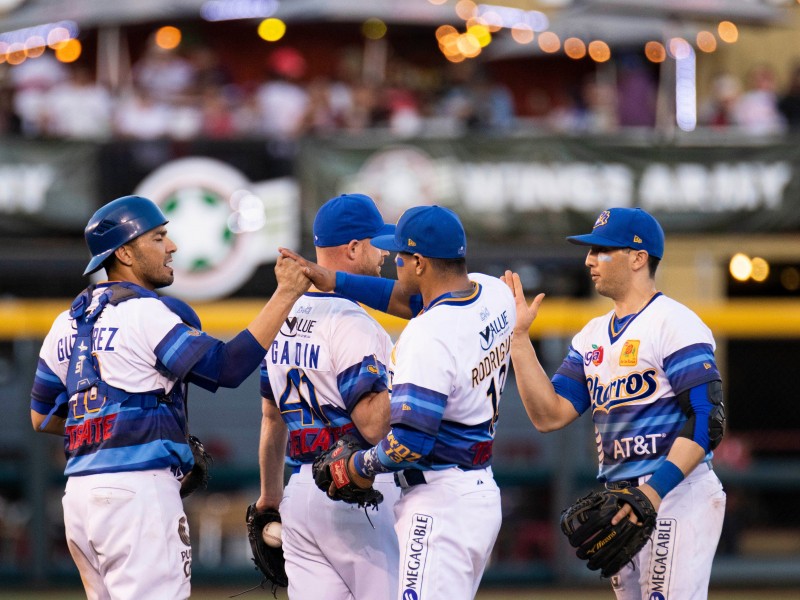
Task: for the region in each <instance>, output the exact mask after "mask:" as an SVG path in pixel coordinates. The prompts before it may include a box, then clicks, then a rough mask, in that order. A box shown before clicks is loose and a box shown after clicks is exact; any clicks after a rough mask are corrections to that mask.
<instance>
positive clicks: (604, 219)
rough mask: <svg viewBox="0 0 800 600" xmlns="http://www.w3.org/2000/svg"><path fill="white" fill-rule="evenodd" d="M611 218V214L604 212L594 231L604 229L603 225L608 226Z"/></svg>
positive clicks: (596, 222) (598, 219)
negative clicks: (599, 228)
mask: <svg viewBox="0 0 800 600" xmlns="http://www.w3.org/2000/svg"><path fill="white" fill-rule="evenodd" d="M610 216H611V213H610V212H609V211H607V210H604V211H603V212H601V213H600V216H599V217H597V221H595V222H594V227H592V229H597V228H598V227H602V226H603V225H607V224H608V218H609V217H610Z"/></svg>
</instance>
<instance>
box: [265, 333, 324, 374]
mask: <svg viewBox="0 0 800 600" xmlns="http://www.w3.org/2000/svg"><path fill="white" fill-rule="evenodd" d="M319 349H320V346H319V344H309V343H308V342H289V341H285V342H283V343H280V342H279V341H278V340H275V341H274V342H272V351H271V353H270V358H271V359H272V363H273V364H276V365H295V366H296V367H304V368H306V369H319Z"/></svg>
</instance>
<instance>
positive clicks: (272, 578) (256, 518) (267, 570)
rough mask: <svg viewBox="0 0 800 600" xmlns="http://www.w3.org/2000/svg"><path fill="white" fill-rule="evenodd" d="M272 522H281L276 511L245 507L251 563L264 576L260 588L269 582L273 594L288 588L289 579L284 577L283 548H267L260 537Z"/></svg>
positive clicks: (254, 506)
mask: <svg viewBox="0 0 800 600" xmlns="http://www.w3.org/2000/svg"><path fill="white" fill-rule="evenodd" d="M273 521H277V522H278V523H280V522H281V515H280V513H278V511H277V510H275V509H267V510H265V511H259V510H257V509H256V505H255V503H254V504H251V505H250V506H248V507H247V518H246V520H245V522H246V523H247V539H248V540H249V541H250V549H251V550H252V551H253V562H254V563H255V564H256V568H257V569H258V570H259V571H261V574H262V575H263V576H264V581H262V582H261V585H262V587H263V585H264V583H266V582H269V583H270V584H271V585H272V591H273V593H274V592H275V590H276V588H277V587H286V586H288V585H289V579H288V578H287V577H286V568H285V563H286V561H285V560H284V558H283V548H282V547H280V546H279V547H277V548H272V547H270V546H267V544H266V543H265V542H264V538H263V537H262V536H261V533H262V532H263V531H264V527H266V526H267V525H269V524H270V523H272V522H273Z"/></svg>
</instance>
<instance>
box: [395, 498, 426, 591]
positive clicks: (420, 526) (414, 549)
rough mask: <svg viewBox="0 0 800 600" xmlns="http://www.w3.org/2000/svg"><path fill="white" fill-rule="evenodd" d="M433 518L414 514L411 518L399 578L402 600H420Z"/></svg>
mask: <svg viewBox="0 0 800 600" xmlns="http://www.w3.org/2000/svg"><path fill="white" fill-rule="evenodd" d="M432 529H433V517H432V516H430V515H424V514H420V513H415V514H413V515H412V516H411V526H410V530H409V532H408V538H407V539H406V547H405V552H404V555H403V565H402V572H401V574H400V577H401V579H402V582H403V600H419V599H420V598H422V586H423V585H424V576H425V563H426V561H427V559H428V546H429V543H430V536H431V530H432Z"/></svg>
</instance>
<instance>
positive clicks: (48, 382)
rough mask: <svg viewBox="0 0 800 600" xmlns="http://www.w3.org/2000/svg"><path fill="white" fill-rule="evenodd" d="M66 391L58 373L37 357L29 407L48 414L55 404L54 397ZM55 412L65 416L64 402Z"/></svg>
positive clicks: (41, 413) (65, 406)
mask: <svg viewBox="0 0 800 600" xmlns="http://www.w3.org/2000/svg"><path fill="white" fill-rule="evenodd" d="M66 391H67V388H66V386H65V385H64V384H63V383H62V382H61V380H60V379H59V378H58V375H56V374H55V373H54V372H53V371H52V369H50V367H48V366H47V363H46V362H45V361H44V360H43V359H42V358H39V363H38V364H37V365H36V376H35V377H34V380H33V388H32V389H31V409H32V410H33V411H35V412H37V413H39V414H40V415H46V414H48V413H49V412H50V411H51V410H52V408H53V407H54V406H55V403H56V398H57V397H58V396H59V395H60V394H62V393H64V392H66ZM55 414H56V416H58V417H66V416H67V405H66V404H64V405H63V406H62V407H60V408H59V410H58V411H56V413H55Z"/></svg>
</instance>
